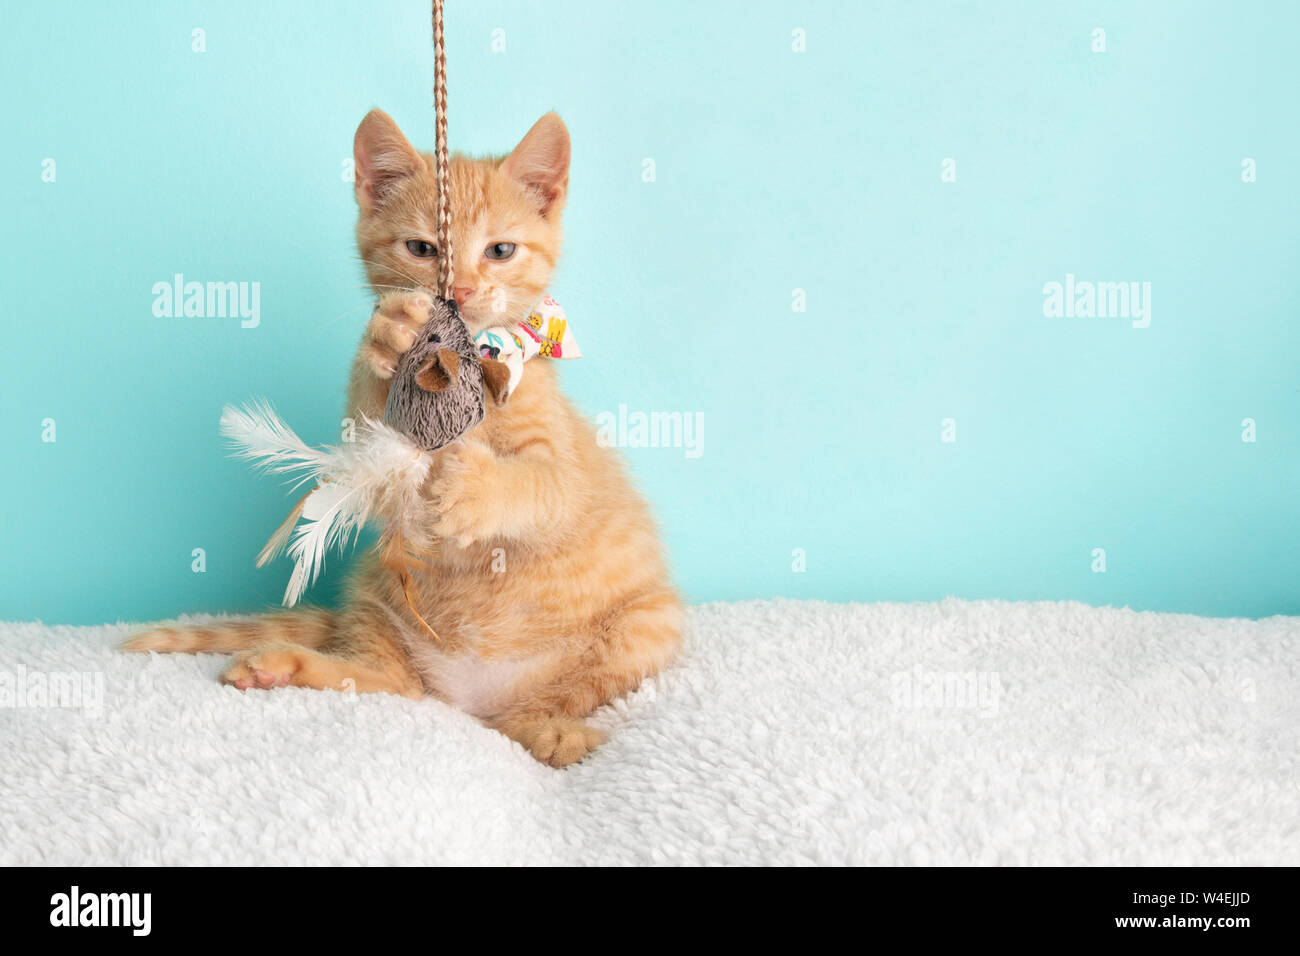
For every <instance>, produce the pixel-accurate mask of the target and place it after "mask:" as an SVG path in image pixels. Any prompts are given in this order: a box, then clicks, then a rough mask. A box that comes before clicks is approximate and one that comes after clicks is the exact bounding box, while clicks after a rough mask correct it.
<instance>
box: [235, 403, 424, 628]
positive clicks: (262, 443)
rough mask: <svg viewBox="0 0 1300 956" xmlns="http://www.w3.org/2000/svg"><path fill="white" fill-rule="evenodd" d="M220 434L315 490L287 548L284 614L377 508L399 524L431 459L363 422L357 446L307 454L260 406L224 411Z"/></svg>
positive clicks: (247, 455)
mask: <svg viewBox="0 0 1300 956" xmlns="http://www.w3.org/2000/svg"><path fill="white" fill-rule="evenodd" d="M221 433H222V434H223V435H224V436H225V437H226V438H227V439H228V440H229V441H230V442H231V444H232V445H234V446H235V452H234V454H235V455H236V456H238V457H240V458H244V459H246V460H249V461H253V462H254V463H255V464H256V465H257V466H258V467H260V468H263V469H264V470H267V471H271V472H276V473H286V474H293V475H296V479H295V481H296V483H297V484H303V483H306V482H308V481H315V482H316V483H317V484H318V485H319V487H318V488H317V489H316V490H315V491H313V492H312V493H311V494H310V495H309V496H308V498H307V500H306V501H305V502H304V503H303V512H302V519H301V520H300V523H299V524H298V526H297V527H296V528H295V529H294V531H293V539H292V541H291V542H290V543H289V546H288V553H289V556H290V557H291V558H293V560H294V569H293V573H292V574H291V575H290V577H289V584H288V587H286V588H285V592H284V604H285V606H286V607H292V606H293V605H294V604H296V603H297V602H298V600H299V599H300V598H301V597H302V595H303V592H304V591H306V590H307V588H308V587H310V586H311V585H312V583H313V582H314V581H315V580H316V578H317V577H318V576H319V575H320V572H321V570H322V568H323V567H324V565H325V556H326V554H328V553H329V551H330V550H332V549H333V548H335V547H338V548H339V549H340V550H343V549H344V548H346V547H347V545H348V542H349V541H350V540H355V539H356V536H357V535H358V534H359V533H360V531H361V528H362V526H363V525H365V523H366V520H367V519H368V518H369V517H370V514H371V512H372V511H374V510H375V509H376V507H377V506H381V505H382V506H384V507H383V510H384V511H385V512H388V513H389V515H390V519H391V520H398V521H401V520H403V519H404V512H405V511H406V510H407V509H408V508H410V507H412V505H413V504H414V500H415V498H416V497H418V494H419V489H420V486H421V485H422V484H423V483H424V479H425V477H426V476H427V475H428V472H429V465H430V463H431V462H432V455H431V454H430V453H428V452H425V451H422V450H421V449H420V448H419V447H417V446H416V445H414V444H413V443H412V442H410V441H409V440H408V439H407V438H406V437H405V436H403V435H402V434H401V433H400V432H397V431H395V430H393V429H392V428H390V427H388V426H387V425H385V424H384V423H383V422H377V421H374V420H372V419H370V418H366V417H365V416H362V419H361V423H360V425H358V426H357V431H356V440H355V441H351V442H346V443H345V444H343V445H339V446H336V447H326V448H312V447H311V446H309V445H308V444H306V443H305V442H304V441H303V440H302V439H301V438H299V437H298V436H297V435H296V434H294V432H293V430H292V429H291V428H289V426H288V425H286V424H285V423H284V421H283V420H282V419H281V418H280V417H279V416H278V415H277V414H276V413H275V411H274V410H273V409H272V408H271V407H270V405H269V404H267V403H265V402H252V403H250V404H249V405H247V406H245V407H244V408H236V407H234V406H230V405H228V406H226V408H225V409H224V410H223V411H222V414H221Z"/></svg>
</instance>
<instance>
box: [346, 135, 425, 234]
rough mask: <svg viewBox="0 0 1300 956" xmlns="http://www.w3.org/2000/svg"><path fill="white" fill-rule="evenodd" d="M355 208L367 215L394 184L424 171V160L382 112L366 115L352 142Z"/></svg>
mask: <svg viewBox="0 0 1300 956" xmlns="http://www.w3.org/2000/svg"><path fill="white" fill-rule="evenodd" d="M352 158H353V160H354V162H355V164H356V169H355V178H356V184H357V205H358V206H360V207H361V211H362V212H363V213H369V212H371V210H373V209H374V208H375V206H377V205H378V204H379V203H380V202H382V201H383V198H384V196H386V195H387V194H388V193H389V192H390V191H391V190H392V188H393V186H395V185H396V184H397V183H399V182H401V181H402V180H403V179H406V178H407V177H408V176H413V175H415V174H416V173H418V172H420V171H421V170H423V169H425V168H426V167H425V162H424V157H423V156H421V155H420V154H419V153H418V152H416V149H415V147H414V146H412V145H411V144H410V143H409V142H407V139H406V137H405V136H403V135H402V131H401V130H400V129H398V128H397V124H396V123H394V122H393V118H392V117H391V116H389V115H388V114H387V113H385V112H384V111H383V110H371V111H370V112H369V113H367V114H366V117H365V119H363V120H362V121H361V125H360V126H358V127H357V135H356V136H355V137H354V138H353V140H352Z"/></svg>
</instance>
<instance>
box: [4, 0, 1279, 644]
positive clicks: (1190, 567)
mask: <svg viewBox="0 0 1300 956" xmlns="http://www.w3.org/2000/svg"><path fill="white" fill-rule="evenodd" d="M449 7H450V9H449V13H448V43H449V69H450V103H451V114H450V122H451V135H452V140H453V146H455V147H458V148H460V149H464V150H466V151H470V152H494V151H504V150H506V149H508V148H509V147H510V146H512V145H513V144H514V143H515V142H516V141H517V140H518V138H519V137H520V136H521V135H522V134H523V132H524V131H525V130H526V129H527V128H528V126H529V125H530V124H531V123H532V122H533V120H535V119H536V118H537V117H538V116H539V115H540V114H541V113H542V112H544V111H546V110H548V109H552V108H554V109H557V110H559V111H560V113H561V114H562V115H563V117H564V118H565V120H566V121H567V122H568V124H569V127H570V129H571V131H572V134H573V141H574V166H573V176H572V197H571V201H570V204H569V209H568V212H567V214H566V219H567V230H568V237H569V239H568V246H567V249H566V254H565V258H564V260H563V264H562V267H561V270H560V272H559V275H558V279H557V283H556V285H555V289H554V291H555V294H556V296H557V298H558V299H559V300H560V301H561V302H562V303H564V305H565V307H566V309H567V310H568V312H569V315H570V317H571V319H572V322H573V324H574V328H575V330H576V332H577V335H578V338H579V341H580V342H581V343H582V347H583V350H584V352H585V354H586V356H587V357H586V358H584V359H582V360H581V361H579V362H575V363H571V364H568V365H567V366H566V369H565V375H566V380H567V387H568V390H569V392H570V394H571V395H573V396H574V398H575V399H576V401H577V402H578V403H579V404H580V405H581V406H582V407H583V408H584V409H585V410H586V411H587V412H589V413H590V414H591V415H592V416H595V414H596V413H597V412H599V411H601V410H605V409H609V410H613V409H616V408H617V406H618V404H619V403H626V404H627V405H628V406H629V407H630V408H632V409H634V410H646V411H652V410H660V411H674V410H679V411H688V412H693V411H699V412H702V413H703V414H704V421H705V432H704V436H703V437H704V454H703V456H702V457H701V458H699V459H697V460H688V459H686V458H685V456H684V454H683V452H682V450H681V449H640V450H630V451H628V452H627V454H628V456H629V458H630V461H631V466H632V468H633V470H634V472H635V474H636V476H637V479H638V481H639V483H640V485H641V487H642V488H643V489H644V490H645V491H646V492H647V494H648V495H649V496H650V498H651V499H652V500H653V502H654V505H655V508H656V509H657V512H658V514H659V516H660V518H661V521H662V524H663V526H664V529H665V535H666V538H667V542H668V545H669V547H670V549H671V551H672V554H673V560H674V564H675V567H676V571H677V577H678V579H679V581H680V582H681V584H682V586H683V588H684V590H685V591H686V593H687V594H688V596H689V597H690V598H691V599H693V600H706V599H732V598H745V597H754V596H770V595H788V596H792V597H816V598H826V599H832V600H851V599H852V600H881V599H890V600H900V599H902V600H908V599H927V600H928V599H937V598H941V597H943V596H945V595H957V596H961V597H1001V598H1009V599H1058V598H1075V599H1079V600H1083V601H1086V602H1089V603H1093V604H1117V605H1120V604H1129V605H1131V606H1133V607H1137V608H1151V609H1161V610H1181V611H1190V612H1196V613H1205V614H1214V615H1250V616H1259V615H1269V614H1274V613H1279V612H1286V613H1297V612H1300V598H1298V592H1297V582H1298V581H1300V576H1298V573H1300V559H1298V557H1297V545H1296V542H1297V540H1298V539H1300V534H1298V532H1300V523H1298V522H1297V512H1296V507H1295V499H1296V490H1297V479H1298V478H1300V475H1298V471H1300V444H1298V443H1297V428H1298V425H1300V391H1298V389H1297V356H1298V355H1300V352H1298V349H1297V347H1298V346H1300V331H1298V330H1297V320H1298V319H1300V308H1298V303H1300V292H1298V291H1297V279H1296V266H1297V262H1298V261H1300V256H1298V255H1297V254H1298V253H1300V248H1298V243H1297V225H1296V223H1297V222H1300V186H1298V183H1300V125H1298V124H1297V122H1296V107H1295V96H1296V93H1297V90H1298V89H1300V67H1298V66H1297V59H1298V58H1297V56H1296V52H1295V38H1296V36H1297V35H1300V13H1298V12H1297V10H1298V9H1300V6H1298V5H1296V4H1291V3H1277V4H1271V5H1270V4H1259V5H1250V6H1248V7H1241V6H1238V5H1232V4H1228V3H1222V4H1186V3H1152V2H1145V3H1140V4H1135V3H1113V4H1112V3H1070V4H1059V5H1057V4H1045V3H1038V2H1025V3H939V2H933V3H915V2H910V3H871V4H866V3H861V4H859V3H847V2H845V3H840V4H829V3H771V2H769V3H739V2H737V3H721V4H711V5H701V4H696V3H673V2H666V0H659V2H655V3H650V4H631V3H629V4H608V3H574V2H560V0H552V2H548V3H523V2H512V3H500V2H498V3H491V2H469V0H450V2H449ZM4 27H5V29H4V30H3V31H2V32H0V89H3V90H4V91H5V92H4V96H5V110H4V134H3V138H4V148H3V151H2V155H0V163H2V164H3V166H2V167H0V188H2V189H3V200H4V205H3V210H4V214H3V230H4V233H3V236H2V237H0V254H2V255H0V258H2V261H3V269H2V273H0V274H3V277H4V278H3V281H4V287H3V293H4V295H3V303H4V309H5V318H4V335H3V339H2V340H0V342H2V344H0V383H2V384H0V388H3V393H2V394H3V414H2V415H0V430H2V431H0V438H2V439H3V444H2V445H0V447H3V449H4V455H5V462H4V466H3V468H0V500H2V501H3V502H4V513H3V525H2V528H0V533H2V534H3V545H2V546H0V594H2V598H0V617H2V618H11V619H12V618H24V619H25V618H42V619H44V620H46V621H47V622H67V623H89V622H98V621H103V620H113V619H118V618H121V619H147V618H157V617H163V616H168V615H173V614H176V613H178V612H184V611H220V610H248V609H256V608H259V607H262V606H265V605H267V604H270V603H274V602H275V601H277V600H278V597H279V595H280V593H281V591H282V588H283V586H284V582H285V579H286V576H287V573H288V565H287V564H285V563H279V564H277V565H276V566H275V567H274V568H272V569H265V570H262V571H257V570H255V569H254V568H253V555H254V554H255V552H256V551H257V549H258V547H259V546H260V545H261V543H262V542H263V541H264V539H265V538H266V536H267V535H268V533H269V532H270V530H271V529H272V528H273V527H274V526H275V525H276V524H278V522H279V521H280V520H281V518H282V517H283V515H284V513H285V511H286V508H287V505H288V501H289V499H288V497H287V493H286V492H285V491H284V490H283V489H282V488H281V486H279V485H278V484H276V483H275V482H273V481H272V480H270V479H266V478H260V477H257V476H255V475H253V474H252V473H251V472H250V471H249V470H248V469H247V468H246V467H244V466H243V465H241V464H238V463H236V462H233V461H231V460H229V459H227V458H226V457H225V454H224V450H223V448H222V445H221V443H220V441H219V440H218V437H217V435H216V422H217V417H218V414H219V411H220V408H221V406H222V404H223V403H225V402H228V401H234V400H242V399H245V398H247V397H249V396H253V395H258V394H264V395H267V396H268V397H270V398H271V399H272V400H273V401H274V402H275V403H276V404H277V406H278V407H279V408H280V410H281V411H282V412H283V414H284V415H285V417H286V418H287V420H288V421H289V422H290V423H292V424H293V425H294V426H295V427H297V428H298V429H299V431H300V432H301V433H302V434H303V435H304V436H305V437H307V438H308V439H309V440H311V441H319V442H325V441H330V440H332V439H334V437H335V436H336V433H337V427H338V420H339V417H340V415H341V404H342V388H343V383H344V380H345V377H346V371H347V367H348V363H349V360H350V357H351V355H352V352H353V349H354V347H355V345H356V342H357V339H358V336H359V334H360V331H361V328H362V326H363V324H364V322H365V320H366V317H367V314H368V311H369V302H370V299H369V296H368V295H367V293H366V291H365V289H364V287H363V277H362V273H361V269H360V267H359V265H358V263H357V262H356V260H355V258H354V257H353V256H354V250H353V242H352V235H351V229H352V225H353V221H354V216H355V206H354V203H353V199H352V195H351V186H350V184H349V183H347V182H345V181H343V177H342V175H341V174H342V169H343V166H342V164H343V162H344V160H345V159H347V158H348V157H349V156H350V151H351V140H352V133H353V130H354V129H355V126H356V124H357V122H358V121H359V120H360V118H361V117H362V115H363V114H364V113H365V112H366V110H368V109H370V108H371V107H373V106H381V107H383V108H384V109H386V110H388V111H389V112H390V113H392V114H393V116H394V117H395V118H396V119H397V121H398V122H399V124H401V125H402V126H403V128H404V129H406V131H407V132H408V134H409V135H410V136H411V137H412V139H413V140H414V141H415V142H416V143H417V145H419V146H421V148H428V147H429V146H430V145H431V141H432V132H431V124H432V119H431V94H430V89H429V88H430V82H431V80H430V77H431V61H432V56H431V52H430V48H429V37H428V34H429V28H428V24H427V9H426V6H425V5H424V4H423V3H409V2H374V0H367V2H365V3H350V4H345V3H331V4H321V3H318V2H313V3H307V2H299V3H283V2H277V3H264V2H239V3H228V2H226V3H215V2H214V3H174V2H167V3H161V2H160V3H153V4H149V3H135V4H130V5H123V6H122V7H121V8H119V7H118V6H117V5H109V4H99V3H66V2H64V3H60V2H54V3H49V2H42V3H39V4H30V5H28V6H27V7H18V6H16V5H13V4H10V5H8V6H7V7H6V10H5V14H4ZM195 27H202V28H203V29H205V30H206V37H207V52H206V53H202V54H196V53H194V52H192V51H191V30H192V29H194V28H195ZM498 27H500V28H503V29H504V30H505V36H506V46H507V50H506V52H505V53H503V54H494V53H493V52H492V50H491V47H490V43H491V31H492V30H493V29H494V28H498ZM796 27H798V28H803V29H804V30H806V31H807V52H806V53H803V54H797V53H794V52H792V50H791V31H792V30H793V29H794V28H796ZM1094 27H1102V28H1104V29H1105V30H1106V36H1107V45H1108V50H1107V52H1106V53H1105V54H1094V53H1092V52H1091V51H1090V43H1091V31H1092V29H1093V28H1094ZM47 157H50V158H54V159H55V160H56V162H57V181H56V182H55V183H44V182H42V181H41V175H40V174H41V163H42V160H43V159H45V158H47ZM647 157H649V158H653V159H654V160H655V163H656V166H657V181H656V182H654V183H645V182H643V181H642V177H641V172H642V160H643V159H645V158H647ZM945 157H952V158H954V159H956V161H957V172H958V181H957V182H956V183H951V184H945V183H942V182H941V181H940V163H941V161H942V160H943V159H944V158H945ZM1243 157H1253V158H1255V159H1256V160H1257V162H1258V176H1259V179H1258V182H1256V183H1254V184H1244V183H1243V182H1242V181H1241V175H1240V172H1241V161H1242V158H1243ZM177 272H181V273H184V274H185V276H186V277H187V278H190V279H197V280H200V281H218V280H220V281H227V280H234V281H257V282H260V283H261V296H262V323H261V326H260V327H259V328H257V329H251V330H245V329H241V328H240V327H239V323H238V322H237V321H235V320H229V319H227V320H203V319H159V318H155V317H154V316H153V314H152V311H151V306H152V302H153V296H152V293H151V288H152V286H153V284H154V283H155V282H158V281H167V280H169V279H170V277H171V276H172V275H173V274H174V273H177ZM1067 272H1069V273H1074V274H1075V275H1076V276H1078V277H1079V278H1081V279H1091V280H1137V281H1148V282H1150V283H1152V307H1153V308H1152V324H1151V327H1150V328H1147V329H1134V328H1132V327H1131V326H1130V323H1129V322H1128V321H1126V320H1123V319H1048V318H1044V316H1043V314H1042V301H1043V296H1042V287H1043V284H1044V283H1045V282H1048V281H1053V280H1056V281H1062V280H1063V279H1064V277H1065V275H1066V273H1067ZM796 288H801V289H805V290H806V294H807V312H806V313H802V314H799V313H795V312H793V311H792V309H791V298H792V290H793V289H796ZM47 417H49V418H54V419H55V420H56V421H57V428H58V432H57V434H58V440H57V442H56V443H54V444H46V443H42V441H41V437H40V436H41V421H42V419H45V418H47ZM949 417H951V418H954V419H956V421H957V434H958V440H957V442H955V443H952V444H945V443H943V442H941V441H940V422H941V420H942V419H944V418H949ZM1247 417H1250V418H1254V419H1255V420H1256V421H1257V423H1258V441H1257V442H1256V443H1255V444H1247V443H1243V442H1242V440H1241V422H1242V419H1243V418H1247ZM196 547H202V548H205V549H206V551H207V571H206V573H204V574H195V573H192V572H191V570H190V562H191V557H190V553H191V550H192V549H193V548H196ZM1098 547H1101V548H1105V550H1106V555H1107V568H1108V569H1107V571H1106V573H1105V574H1096V573H1093V572H1092V570H1091V564H1092V549H1094V548H1098ZM797 548H801V549H804V551H805V553H806V561H807V570H806V572H804V573H795V572H794V571H792V560H793V557H792V552H793V550H794V549H797ZM339 567H340V565H339V563H338V562H335V565H334V568H333V573H332V575H331V577H332V580H333V583H334V584H337V581H338V577H339V575H338V571H339ZM318 593H323V594H326V595H328V594H329V589H328V587H327V588H326V589H325V590H324V591H323V592H318Z"/></svg>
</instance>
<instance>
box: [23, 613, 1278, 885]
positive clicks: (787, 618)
mask: <svg viewBox="0 0 1300 956" xmlns="http://www.w3.org/2000/svg"><path fill="white" fill-rule="evenodd" d="M126 631H127V628H126V627H125V626H122V625H116V626H107V627H98V628H88V627H45V626H42V625H40V624H30V623H29V624H22V623H20V624H3V625H0V757H2V759H3V773H2V774H0V863H3V864H116V863H122V864H261V863H284V864H302V863H307V864H350V863H358V864H382V863H403V864H431V863H452V864H456V863H481V864H626V863H664V864H678V863H733V864H761V863H780V864H798V863H861V864H949V863H954V864H965V863H982V864H1013V863H1031V864H1055V863H1072V864H1210V863H1215V864H1272V863H1291V864H1294V863H1297V862H1300V783H1298V780H1300V778H1298V776H1297V742H1298V740H1300V654H1298V653H1297V652H1298V651H1300V618H1282V617H1278V618H1271V619H1267V620H1261V621H1246V620H1218V619H1207V618H1198V617H1191V616H1186V615H1174V614H1153V613H1138V612H1133V611H1128V610H1115V609H1097V608H1090V607H1085V606H1083V605H1080V604H1072V603H1069V604H1013V603H1005V602H989V601H978V602H966V601H957V600H948V601H943V602H940V603H938V604H871V605H847V604H845V605H836V604H825V603H815V602H802V601H784V600H779V601H751V602H744V603H735V604H712V605H705V606H702V607H698V608H694V609H692V611H691V612H690V618H689V633H688V646H687V650H686V652H685V653H684V654H683V656H682V658H681V660H680V662H679V663H678V664H677V665H676V666H675V667H674V668H673V669H672V670H670V671H669V672H667V673H665V674H663V675H661V676H660V677H659V678H657V679H655V680H652V681H647V682H646V683H645V684H644V685H643V686H642V687H641V689H640V690H638V691H637V692H636V693H635V694H633V695H632V696H630V697H629V698H627V699H626V700H623V701H620V702H619V703H618V704H617V705H615V706H612V707H608V708H605V710H603V711H602V712H601V713H600V714H599V715H598V717H597V720H598V722H599V723H600V724H601V726H603V727H605V728H606V729H608V730H610V731H611V741H610V743H609V744H607V745H606V746H604V747H602V748H601V749H600V750H599V751H597V752H596V753H595V754H594V755H593V756H591V757H589V758H588V759H587V760H586V761H585V762H584V763H582V764H580V765H578V766H575V767H573V768H570V769H568V770H564V771H555V770H550V769H548V768H546V767H542V766H540V765H538V764H536V763H534V762H533V760H532V759H531V758H530V757H528V756H527V755H526V754H525V753H524V751H523V750H522V749H521V748H520V747H518V746H517V745H515V744H513V743H512V742H510V741H509V740H506V739H505V738H503V737H501V736H499V735H498V734H496V733H495V732H493V731H490V730H487V729H485V728H483V727H482V726H480V725H479V724H478V723H477V722H476V721H475V720H473V719H472V718H470V717H468V716H466V715H465V714H462V713H459V712H457V711H455V710H453V709H452V708H450V707H448V706H446V705H444V704H442V703H439V702H438V701H435V700H423V701H408V700H403V699H400V698H396V697H390V696H387V695H360V696H358V695H349V694H341V693H335V692H321V691H310V690H299V689H284V690H275V691H262V692H257V691H249V692H247V693H240V692H238V691H236V690H234V689H232V688H227V687H222V686H220V685H218V684H217V682H216V677H217V674H218V673H219V672H220V671H221V669H222V667H223V665H224V663H225V661H226V658H225V657H222V656H218V655H203V656H198V657H193V656H188V655H150V656H135V655H129V656H128V655H123V654H120V653H117V652H116V651H114V650H113V647H114V645H115V643H116V642H117V641H119V640H120V639H121V638H122V636H123V635H124V634H125V633H126ZM55 704H63V705H67V706H54V705H55Z"/></svg>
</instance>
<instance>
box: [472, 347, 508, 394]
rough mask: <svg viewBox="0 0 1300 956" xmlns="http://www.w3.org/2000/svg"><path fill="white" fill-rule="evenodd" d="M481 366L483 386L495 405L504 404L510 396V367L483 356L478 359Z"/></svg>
mask: <svg viewBox="0 0 1300 956" xmlns="http://www.w3.org/2000/svg"><path fill="white" fill-rule="evenodd" d="M478 363H479V365H482V366H483V387H484V388H486V389H487V392H488V394H489V395H491V396H492V400H493V401H495V402H496V403H497V405H504V404H505V403H506V399H507V398H509V397H510V369H509V368H507V367H506V363H505V362H498V361H497V360H496V359H493V358H488V357H487V356H483V357H482V358H480V359H479V360H478Z"/></svg>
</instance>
